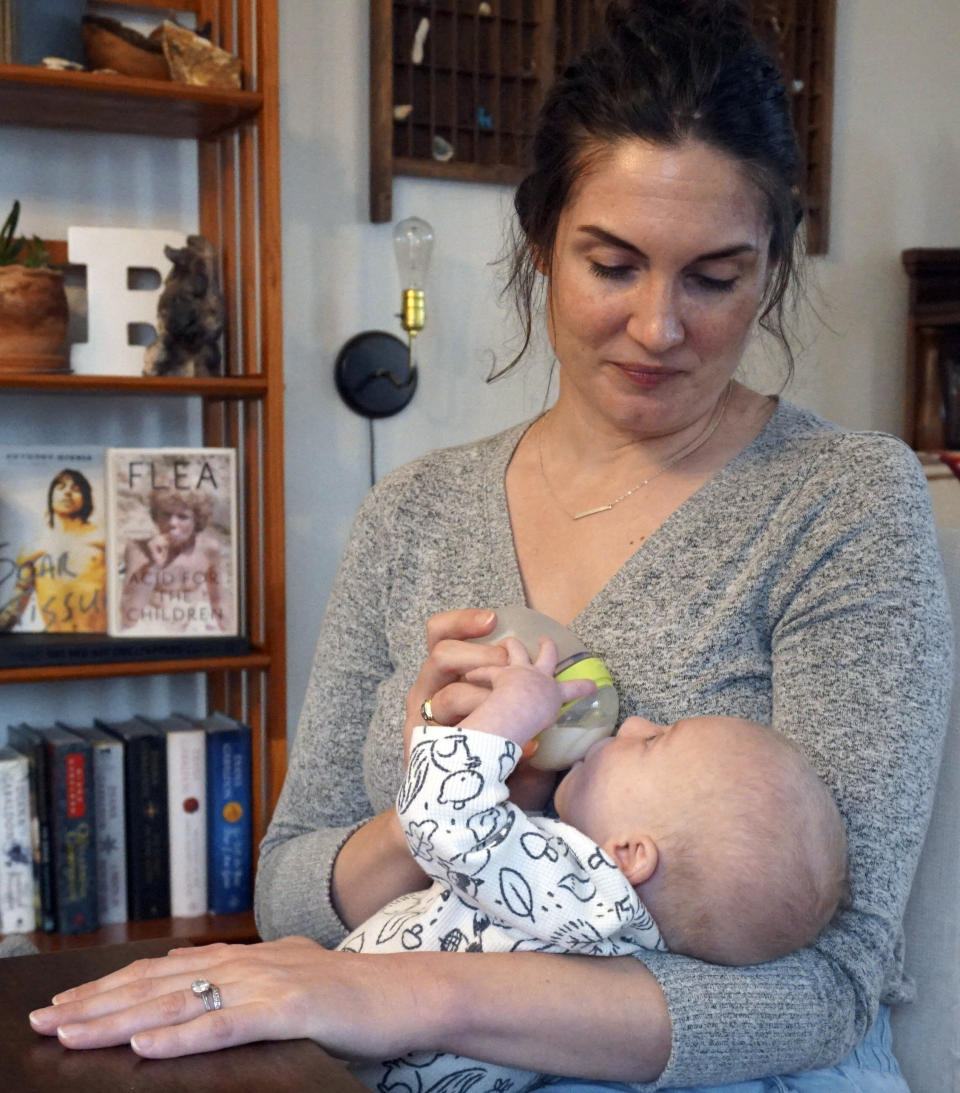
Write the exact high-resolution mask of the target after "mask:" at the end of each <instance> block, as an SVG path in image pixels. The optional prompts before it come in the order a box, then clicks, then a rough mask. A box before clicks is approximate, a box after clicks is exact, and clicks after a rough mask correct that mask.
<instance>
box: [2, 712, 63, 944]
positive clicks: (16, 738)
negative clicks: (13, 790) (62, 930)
mask: <svg viewBox="0 0 960 1093" xmlns="http://www.w3.org/2000/svg"><path fill="white" fill-rule="evenodd" d="M7 742H8V744H9V745H11V746H12V747H13V748H15V749H16V750H17V751H18V752H20V754H21V755H23V756H25V757H26V760H27V764H28V773H29V785H30V841H31V848H32V851H33V886H34V913H35V916H36V919H37V924H38V925H39V928H40V929H41V930H44V931H46V932H47V933H51V932H52V931H54V930H56V928H57V908H56V901H55V898H54V885H53V880H54V875H53V874H54V869H53V828H52V823H51V811H50V781H49V778H48V777H47V752H46V748H45V747H44V743H43V737H42V736H41V734H40V731H39V729H35V728H33V727H31V726H30V725H27V724H25V723H21V724H19V725H10V726H8V728H7Z"/></svg>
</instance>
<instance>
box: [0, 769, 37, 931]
mask: <svg viewBox="0 0 960 1093" xmlns="http://www.w3.org/2000/svg"><path fill="white" fill-rule="evenodd" d="M35 926H36V919H35V911H34V884H33V846H32V840H31V836H30V764H29V762H28V760H27V757H26V756H25V755H21V754H20V752H18V751H15V750H14V749H13V748H10V747H3V748H0V933H3V934H22V933H28V932H29V931H30V930H33V929H34V928H35Z"/></svg>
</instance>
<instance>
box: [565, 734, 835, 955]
mask: <svg viewBox="0 0 960 1093" xmlns="http://www.w3.org/2000/svg"><path fill="white" fill-rule="evenodd" d="M555 804H556V808H557V813H558V815H559V816H560V818H561V819H562V820H564V821H566V822H567V823H570V824H572V825H573V826H574V827H577V828H579V829H580V830H581V831H583V832H584V833H585V834H587V835H589V836H590V837H591V838H592V839H593V840H594V841H595V842H597V843H599V844H600V845H601V846H602V847H603V848H604V849H605V850H606V851H607V852H608V853H609V854H610V855H611V856H612V857H613V858H614V860H615V861H616V862H617V864H618V865H619V867H620V869H621V871H622V872H623V873H624V874H625V875H626V877H627V878H628V879H629V880H630V882H631V883H632V884H633V885H634V887H635V888H636V889H637V893H638V895H639V896H640V898H641V899H642V900H643V901H644V903H645V904H646V905H647V907H648V908H649V910H650V912H651V914H652V915H653V917H654V918H655V919H656V921H657V924H658V926H659V927H660V930H661V933H662V934H663V937H664V940H665V941H666V943H667V945H668V946H669V948H670V949H671V950H673V951H674V952H682V953H687V954H688V955H690V956H696V957H698V958H699V959H701V960H709V961H711V962H713V963H716V964H756V963H760V962H762V961H765V960H773V959H775V958H776V957H779V956H784V955H786V954H787V953H789V952H793V951H794V950H796V949H799V948H802V947H803V946H804V945H807V944H809V943H810V942H811V941H813V939H814V938H815V937H816V936H817V934H818V933H819V932H820V931H821V930H822V929H823V927H824V926H826V924H827V923H828V922H829V921H830V919H831V918H832V917H833V914H834V912H835V910H836V909H837V906H838V904H839V902H840V900H841V898H842V897H843V895H844V893H845V891H846V837H845V834H844V829H843V823H842V821H841V819H840V815H839V812H838V811H837V807H836V804H835V802H834V800H833V798H832V797H831V795H830V792H829V791H828V790H827V788H826V786H825V785H824V784H823V782H821V780H820V779H819V778H818V777H817V775H816V773H815V772H814V770H813V768H812V767H811V766H810V764H809V762H807V760H806V759H805V758H804V756H803V754H802V753H801V752H800V750H799V749H798V748H796V747H795V746H794V745H793V744H791V743H790V742H789V741H788V740H787V739H786V738H785V737H783V736H781V735H780V734H779V733H776V732H774V731H773V730H772V729H768V728H766V727H764V726H763V725H758V724H755V723H754V722H752V721H742V720H740V719H738V718H732V717H693V718H689V719H687V720H684V721H678V722H676V724H674V725H669V726H664V725H656V724H654V723H653V722H651V721H647V720H645V719H644V718H640V717H631V718H628V719H627V720H626V721H625V722H624V723H623V725H621V727H620V730H619V732H618V733H617V735H616V736H613V737H609V738H608V739H606V740H601V741H599V742H598V743H596V744H594V745H593V747H592V748H591V749H590V751H589V752H587V754H586V756H584V758H583V760H581V761H579V762H577V763H575V764H574V766H573V767H572V768H571V770H570V771H569V773H568V774H567V775H566V777H565V778H564V779H563V781H562V782H561V783H560V785H559V786H558V787H557V791H556V796H555Z"/></svg>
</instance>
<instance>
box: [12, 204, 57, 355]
mask: <svg viewBox="0 0 960 1093" xmlns="http://www.w3.org/2000/svg"><path fill="white" fill-rule="evenodd" d="M19 219H20V202H19V201H14V203H13V208H12V209H11V210H10V214H9V215H8V216H7V219H6V220H5V221H4V223H3V227H2V228H0V372H55V371H60V370H62V369H64V368H65V367H66V365H67V356H66V353H65V352H64V342H65V341H66V337H67V319H68V309H67V294H66V292H65V290H64V287H63V273H62V271H60V270H56V269H52V268H51V267H50V255H49V253H48V252H47V250H46V248H45V247H44V245H43V243H42V241H41V240H40V239H38V238H37V237H36V236H33V237H32V238H30V239H27V238H26V237H25V236H22V235H20V236H18V235H17V224H18V222H19Z"/></svg>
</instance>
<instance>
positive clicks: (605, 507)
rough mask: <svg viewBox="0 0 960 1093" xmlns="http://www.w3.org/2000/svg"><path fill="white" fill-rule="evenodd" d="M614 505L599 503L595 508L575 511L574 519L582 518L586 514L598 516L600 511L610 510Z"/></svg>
mask: <svg viewBox="0 0 960 1093" xmlns="http://www.w3.org/2000/svg"><path fill="white" fill-rule="evenodd" d="M612 508H613V505H598V506H597V507H596V508H595V509H584V511H583V512H575V513H574V514H573V518H574V520H582V519H583V518H584V517H585V516H596V514H597V513H598V512H609V511H610V509H612Z"/></svg>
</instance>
